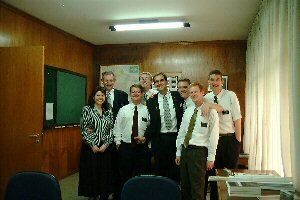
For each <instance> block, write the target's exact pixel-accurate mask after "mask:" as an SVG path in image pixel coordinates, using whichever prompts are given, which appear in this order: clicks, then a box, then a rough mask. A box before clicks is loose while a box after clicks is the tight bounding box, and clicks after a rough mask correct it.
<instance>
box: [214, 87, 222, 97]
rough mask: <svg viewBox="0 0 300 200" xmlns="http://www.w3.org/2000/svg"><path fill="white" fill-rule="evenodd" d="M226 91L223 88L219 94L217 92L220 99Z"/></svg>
mask: <svg viewBox="0 0 300 200" xmlns="http://www.w3.org/2000/svg"><path fill="white" fill-rule="evenodd" d="M224 91H225V90H224V89H222V90H221V92H219V94H217V97H218V99H220V98H221V97H222V95H223V93H224ZM214 96H216V95H215V94H214Z"/></svg>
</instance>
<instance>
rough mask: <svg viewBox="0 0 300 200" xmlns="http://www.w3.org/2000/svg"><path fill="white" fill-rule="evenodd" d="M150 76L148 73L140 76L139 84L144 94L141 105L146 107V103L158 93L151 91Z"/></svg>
mask: <svg viewBox="0 0 300 200" xmlns="http://www.w3.org/2000/svg"><path fill="white" fill-rule="evenodd" d="M152 83H153V81H152V75H151V74H150V73H149V72H142V73H141V74H140V84H141V85H142V86H143V87H144V89H145V93H144V96H143V101H142V103H143V104H144V105H146V101H147V100H148V99H149V98H151V97H153V96H154V95H155V94H157V93H158V91H156V90H153V89H152Z"/></svg>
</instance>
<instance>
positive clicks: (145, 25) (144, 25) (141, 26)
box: [109, 20, 191, 31]
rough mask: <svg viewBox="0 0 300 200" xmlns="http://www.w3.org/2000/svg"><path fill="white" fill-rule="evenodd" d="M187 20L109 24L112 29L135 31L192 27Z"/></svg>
mask: <svg viewBox="0 0 300 200" xmlns="http://www.w3.org/2000/svg"><path fill="white" fill-rule="evenodd" d="M190 26H191V25H190V24H189V23H187V22H153V20H152V21H151V22H150V23H149V22H140V23H136V24H122V25H114V26H109V29H110V30H111V31H133V30H147V29H170V28H184V27H190Z"/></svg>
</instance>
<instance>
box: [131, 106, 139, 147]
mask: <svg viewBox="0 0 300 200" xmlns="http://www.w3.org/2000/svg"><path fill="white" fill-rule="evenodd" d="M138 116H139V114H138V110H137V106H134V114H133V119H132V133H131V143H132V144H134V143H135V141H134V138H135V137H137V136H138V127H139V126H138Z"/></svg>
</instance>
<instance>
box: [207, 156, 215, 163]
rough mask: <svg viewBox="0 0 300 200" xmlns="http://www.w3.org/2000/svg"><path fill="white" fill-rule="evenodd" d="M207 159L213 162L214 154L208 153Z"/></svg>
mask: <svg viewBox="0 0 300 200" xmlns="http://www.w3.org/2000/svg"><path fill="white" fill-rule="evenodd" d="M207 161H212V162H214V161H215V156H214V155H208V156H207Z"/></svg>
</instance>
